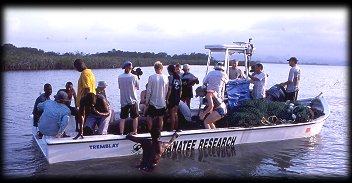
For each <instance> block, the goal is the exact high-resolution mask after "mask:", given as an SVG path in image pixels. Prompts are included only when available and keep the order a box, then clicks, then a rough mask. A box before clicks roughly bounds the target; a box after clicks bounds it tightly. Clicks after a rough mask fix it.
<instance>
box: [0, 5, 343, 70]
mask: <svg viewBox="0 0 352 183" xmlns="http://www.w3.org/2000/svg"><path fill="white" fill-rule="evenodd" d="M348 13H349V9H348V7H344V6H331V7H327V6H324V7H305V6H294V7H290V6H281V7H247V6H237V7H236V6H228V7H214V8H212V7H200V8H195V7H187V6H184V7H175V8H173V7H167V6H166V7H119V6H111V7H109V6H107V7H101V6H100V7H97V8H94V7H84V6H82V7H77V6H74V7H70V6H60V7H55V6H52V7H51V6H46V7H43V6H38V7H35V6H6V7H3V15H4V16H3V21H2V22H3V31H4V32H3V44H7V43H9V44H13V45H15V46H16V47H32V48H38V49H41V50H44V51H46V52H48V51H53V52H56V53H61V54H63V53H69V52H71V53H75V52H83V53H86V54H88V53H89V54H93V53H98V52H99V53H101V52H108V51H111V50H112V49H116V50H121V51H132V52H134V51H136V52H154V53H159V52H165V53H167V54H169V55H171V56H172V55H174V54H179V55H180V54H184V53H185V54H190V53H205V54H207V53H208V51H207V50H206V49H205V48H204V46H205V45H211V44H231V43H232V42H234V41H248V39H249V38H252V42H253V44H254V47H255V48H256V50H255V53H254V55H253V60H255V59H259V60H262V61H283V62H285V61H286V60H287V59H288V58H290V57H291V56H295V57H297V58H298V60H300V61H302V62H315V63H335V64H341V63H343V64H347V62H348Z"/></svg>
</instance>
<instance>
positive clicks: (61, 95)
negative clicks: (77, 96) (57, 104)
mask: <svg viewBox="0 0 352 183" xmlns="http://www.w3.org/2000/svg"><path fill="white" fill-rule="evenodd" d="M54 98H55V100H61V101H68V99H67V98H68V95H67V93H66V92H64V91H62V90H61V91H58V92H57V94H56V95H54Z"/></svg>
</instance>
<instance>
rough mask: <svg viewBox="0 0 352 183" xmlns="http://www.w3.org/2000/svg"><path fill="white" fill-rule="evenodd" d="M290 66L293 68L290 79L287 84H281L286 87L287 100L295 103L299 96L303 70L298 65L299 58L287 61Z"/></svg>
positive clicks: (289, 75)
mask: <svg viewBox="0 0 352 183" xmlns="http://www.w3.org/2000/svg"><path fill="white" fill-rule="evenodd" d="M287 61H288V64H289V65H290V66H291V69H290V72H289V74H288V79H287V81H286V82H283V83H281V85H283V86H286V92H287V93H286V100H290V101H291V102H292V103H294V102H295V101H296V100H297V95H298V91H299V82H300V80H301V68H299V67H298V65H297V62H298V60H297V58H296V57H291V58H290V59H288V60H287Z"/></svg>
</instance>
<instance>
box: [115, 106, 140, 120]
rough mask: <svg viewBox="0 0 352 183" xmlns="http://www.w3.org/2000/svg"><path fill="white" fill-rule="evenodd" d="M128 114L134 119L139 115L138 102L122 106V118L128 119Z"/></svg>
mask: <svg viewBox="0 0 352 183" xmlns="http://www.w3.org/2000/svg"><path fill="white" fill-rule="evenodd" d="M128 114H130V117H131V118H132V119H134V118H136V117H139V112H138V104H137V103H134V104H127V105H125V106H123V107H121V113H120V119H126V118H128Z"/></svg>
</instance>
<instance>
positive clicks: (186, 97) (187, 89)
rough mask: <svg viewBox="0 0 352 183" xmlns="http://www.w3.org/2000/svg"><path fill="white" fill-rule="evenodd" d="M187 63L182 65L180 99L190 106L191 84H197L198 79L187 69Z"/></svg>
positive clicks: (191, 96)
mask: <svg viewBox="0 0 352 183" xmlns="http://www.w3.org/2000/svg"><path fill="white" fill-rule="evenodd" d="M189 69H190V67H189V64H184V65H183V68H182V70H183V74H182V77H181V79H182V96H181V100H182V101H183V102H185V103H186V104H187V106H188V107H189V108H191V99H192V98H193V86H194V85H195V84H199V80H198V78H197V77H196V76H194V75H193V74H192V73H190V71H189Z"/></svg>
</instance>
